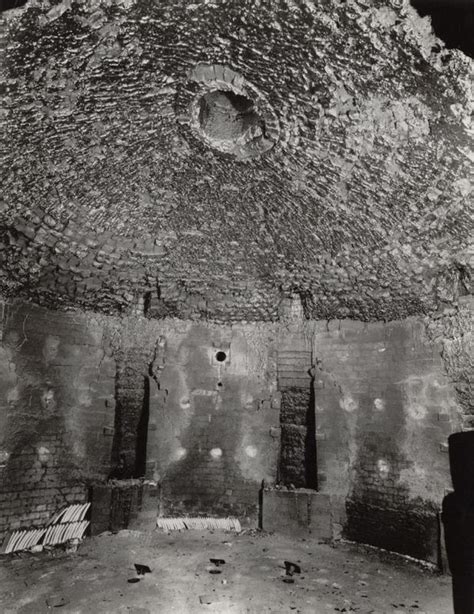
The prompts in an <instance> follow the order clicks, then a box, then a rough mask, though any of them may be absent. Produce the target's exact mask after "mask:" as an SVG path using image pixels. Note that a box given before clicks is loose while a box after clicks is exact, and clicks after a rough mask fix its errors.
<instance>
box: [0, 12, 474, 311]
mask: <svg viewBox="0 0 474 614" xmlns="http://www.w3.org/2000/svg"><path fill="white" fill-rule="evenodd" d="M1 19H2V32H3V43H4V52H3V54H4V55H3V59H4V61H3V71H4V82H5V88H6V90H5V91H6V97H5V98H4V100H5V101H6V104H4V105H3V107H2V110H1V118H2V119H1V121H2V123H3V137H4V140H3V145H2V147H3V160H4V179H3V182H2V203H1V205H0V207H1V209H0V211H1V213H0V216H1V218H0V220H1V226H0V247H1V252H0V254H1V258H2V261H1V262H2V264H1V268H0V293H1V294H3V295H6V296H14V297H23V298H26V299H28V300H32V301H34V302H37V303H40V304H46V305H50V306H53V307H61V306H65V307H68V306H79V307H83V308H87V309H96V310H97V309H98V310H102V311H105V312H110V313H115V312H127V311H129V310H130V309H132V308H134V307H135V308H136V306H137V305H138V308H140V309H141V308H142V307H143V308H144V309H147V308H148V307H149V308H150V309H149V313H151V314H152V315H154V316H155V317H160V316H164V315H176V316H178V317H207V318H213V319H216V320H219V321H231V320H236V319H247V320H268V319H275V318H276V317H277V314H278V304H279V302H280V300H281V297H282V296H285V295H286V294H291V293H299V294H300V295H301V297H302V299H303V304H304V306H305V308H306V314H307V315H308V316H311V317H316V318H337V317H354V318H362V319H392V318H399V317H404V316H406V315H410V314H417V313H426V312H428V311H430V310H432V309H436V308H438V307H439V305H440V304H443V305H445V304H451V303H452V302H455V301H456V299H457V296H458V295H459V294H463V293H466V292H468V291H469V290H468V283H469V273H470V266H469V260H468V259H469V241H470V236H472V231H473V219H472V200H471V198H472V197H471V196H470V183H469V170H470V168H472V157H471V158H470V157H469V156H470V155H472V154H471V153H470V151H471V150H470V141H469V123H468V122H469V120H468V117H469V104H468V77H469V74H470V71H471V70H472V60H470V59H469V58H467V57H466V56H464V55H463V54H462V53H461V52H459V51H448V50H446V49H445V48H444V47H443V45H442V44H440V43H439V41H438V40H437V39H435V38H434V36H433V35H432V33H431V29H430V25H429V21H428V19H421V18H420V17H419V16H418V15H417V14H416V12H415V11H414V10H413V9H412V8H411V7H410V6H409V4H408V2H407V1H406V0H405V1H403V0H392V1H390V0H384V1H382V0H379V1H377V0H347V1H344V0H325V1H318V2H316V1H311V0H304V1H303V0H301V1H297V0H281V1H279V2H277V1H276V0H266V1H258V0H245V1H244V0H241V1H238V2H237V1H236V2H224V1H223V0H214V1H211V0H208V1H201V2H196V3H191V2H179V1H177V0H173V1H171V0H170V1H168V2H165V1H164V0H163V1H160V2H155V1H152V0H136V1H134V0H87V1H85V0H81V1H74V0H64V1H63V2H61V3H56V4H55V3H48V2H40V1H39V0H32V1H30V2H28V3H27V5H26V6H25V7H23V8H21V9H16V10H12V11H8V12H5V13H4V14H3V15H2V17H1Z"/></svg>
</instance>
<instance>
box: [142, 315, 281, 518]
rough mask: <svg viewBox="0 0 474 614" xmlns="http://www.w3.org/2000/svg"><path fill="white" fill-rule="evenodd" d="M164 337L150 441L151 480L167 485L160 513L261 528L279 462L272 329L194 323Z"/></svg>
mask: <svg viewBox="0 0 474 614" xmlns="http://www.w3.org/2000/svg"><path fill="white" fill-rule="evenodd" d="M162 335H163V337H162V342H161V352H162V355H161V358H159V359H158V361H157V365H156V378H155V379H152V381H151V383H150V387H151V399H150V424H149V433H148V475H149V477H153V478H154V479H156V480H159V481H160V483H161V487H162V512H163V513H165V514H173V513H184V512H186V513H214V514H218V515H235V516H238V517H239V518H240V519H241V521H242V522H252V523H253V524H254V525H255V524H256V522H257V518H258V502H259V490H260V488H261V484H262V480H274V479H275V477H276V466H277V460H278V448H279V440H278V436H275V433H274V432H273V430H272V429H274V428H277V427H278V423H279V405H278V402H276V401H275V398H276V397H277V396H278V395H276V368H275V367H276V366H275V355H274V341H273V340H272V327H271V326H266V325H261V326H260V325H247V326H245V325H242V326H232V327H222V326H221V327H217V326H212V325H203V324H191V323H189V324H188V326H186V327H185V328H183V326H182V325H181V329H178V328H175V329H174V330H172V329H168V330H164V329H163V330H162ZM219 352H222V353H223V354H225V360H223V361H221V362H220V361H218V360H217V356H218V355H219V354H218V353H219Z"/></svg>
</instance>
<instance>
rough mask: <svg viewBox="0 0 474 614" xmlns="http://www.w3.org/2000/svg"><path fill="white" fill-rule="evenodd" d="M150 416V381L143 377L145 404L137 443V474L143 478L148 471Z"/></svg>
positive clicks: (137, 476) (136, 475)
mask: <svg viewBox="0 0 474 614" xmlns="http://www.w3.org/2000/svg"><path fill="white" fill-rule="evenodd" d="M149 417H150V381H149V379H148V377H145V378H143V406H142V412H141V414H140V419H139V421H138V427H137V444H136V452H135V476H134V477H136V478H141V477H143V476H144V475H145V473H146V445H147V437H148V419H149Z"/></svg>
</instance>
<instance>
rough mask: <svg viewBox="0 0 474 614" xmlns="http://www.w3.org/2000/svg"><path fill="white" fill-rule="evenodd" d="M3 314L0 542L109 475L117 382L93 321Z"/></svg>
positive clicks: (41, 313)
mask: <svg viewBox="0 0 474 614" xmlns="http://www.w3.org/2000/svg"><path fill="white" fill-rule="evenodd" d="M1 313H3V319H2V326H1V331H2V335H1V337H2V340H1V343H0V540H1V539H2V538H3V536H4V534H5V533H6V532H7V531H8V530H12V529H17V528H19V527H29V526H39V525H42V524H43V523H44V522H46V521H48V520H49V519H50V518H51V516H52V514H54V513H55V512H56V511H58V509H61V508H63V507H64V506H65V505H67V504H71V503H78V502H82V501H84V500H86V499H87V485H88V483H89V482H90V481H92V480H101V479H103V478H104V476H106V475H107V474H108V472H109V471H110V451H111V444H112V439H111V438H110V437H108V436H107V434H106V431H107V427H110V426H113V422H114V400H113V395H114V379H115V363H114V361H113V360H112V359H111V358H110V355H109V354H108V353H107V350H106V349H104V343H103V333H102V328H101V326H100V325H99V324H98V323H97V322H94V321H93V320H92V319H91V318H88V317H86V316H81V315H79V314H77V313H76V314H66V313H55V312H51V311H46V310H43V309H40V308H38V307H33V306H29V305H28V306H27V305H22V306H21V305H16V306H12V305H4V304H3V305H2V310H1ZM104 431H105V432H104Z"/></svg>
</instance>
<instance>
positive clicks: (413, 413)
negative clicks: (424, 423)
mask: <svg viewBox="0 0 474 614" xmlns="http://www.w3.org/2000/svg"><path fill="white" fill-rule="evenodd" d="M407 412H408V415H409V416H410V418H413V419H414V420H423V418H425V417H426V414H427V413H428V410H427V409H426V407H425V406H424V405H420V403H410V404H409V405H407Z"/></svg>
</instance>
